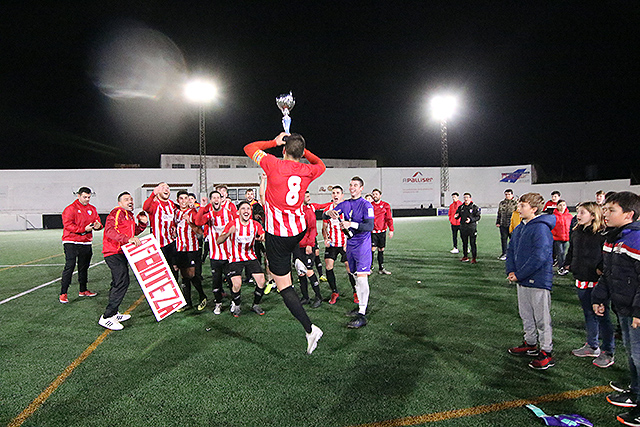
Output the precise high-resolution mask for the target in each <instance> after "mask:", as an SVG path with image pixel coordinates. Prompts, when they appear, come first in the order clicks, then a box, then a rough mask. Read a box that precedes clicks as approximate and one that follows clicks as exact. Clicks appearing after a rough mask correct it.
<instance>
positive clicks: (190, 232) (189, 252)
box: [175, 190, 207, 311]
mask: <svg viewBox="0 0 640 427" xmlns="http://www.w3.org/2000/svg"><path fill="white" fill-rule="evenodd" d="M178 206H179V209H177V210H176V217H175V221H176V230H177V236H176V251H177V252H176V255H177V256H176V264H177V265H178V268H179V269H180V274H181V275H182V294H183V295H184V299H185V300H186V302H187V305H185V306H184V307H182V308H180V309H178V311H185V310H188V309H190V308H193V303H192V302H191V285H192V284H193V287H194V288H196V291H198V296H199V298H200V299H199V301H200V304H198V311H202V310H204V309H205V308H206V307H207V296H206V295H205V293H204V289H202V278H201V277H200V276H199V275H198V274H196V269H197V267H198V264H202V260H201V258H200V254H199V253H198V249H199V247H200V244H199V242H198V235H199V234H202V228H200V227H199V226H197V225H196V224H195V222H194V220H195V216H196V210H195V209H192V208H190V207H189V193H188V192H187V191H185V190H180V191H178Z"/></svg>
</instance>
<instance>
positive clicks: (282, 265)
mask: <svg viewBox="0 0 640 427" xmlns="http://www.w3.org/2000/svg"><path fill="white" fill-rule="evenodd" d="M279 146H283V150H282V154H283V157H284V158H283V159H278V158H276V157H275V156H273V155H271V154H267V153H265V152H264V150H267V149H269V148H274V147H279ZM244 152H245V153H246V154H247V156H249V157H251V158H252V159H253V160H254V161H255V162H256V163H257V164H258V165H259V166H260V167H261V168H262V169H263V170H264V172H265V173H266V175H267V181H268V183H269V184H268V185H267V189H266V193H265V204H264V210H265V228H266V230H265V231H266V236H265V243H266V249H267V260H268V261H269V269H270V270H271V273H272V274H273V278H274V280H275V282H276V286H277V287H278V291H280V295H282V299H283V301H284V303H285V305H286V306H287V308H288V309H289V311H290V312H291V314H292V315H293V316H294V317H295V318H296V319H298V321H299V322H300V323H301V324H302V326H303V327H304V330H305V332H306V333H307V353H309V354H311V353H312V352H313V350H315V348H316V346H317V344H318V340H319V339H320V337H321V336H322V330H321V329H320V328H318V327H317V326H315V325H313V324H312V323H311V320H310V319H309V316H308V315H307V313H306V311H305V310H304V308H303V307H302V304H300V300H299V299H298V296H297V294H296V292H295V291H294V290H293V288H292V287H291V254H292V253H293V251H294V249H295V248H296V246H298V244H299V243H300V240H301V239H302V237H303V236H304V232H305V230H306V228H307V226H306V222H305V218H304V212H303V210H302V202H303V200H304V193H305V191H306V190H307V188H308V187H309V184H310V183H311V181H313V180H314V179H316V178H317V177H319V176H320V175H322V174H323V173H324V171H325V169H326V168H325V165H324V163H323V162H322V160H320V158H318V157H317V156H316V155H315V154H313V153H311V152H310V151H308V150H305V140H304V138H303V137H302V135H299V134H295V133H294V134H291V135H287V134H286V133H284V132H283V133H281V134H280V135H278V136H277V137H276V138H275V139H273V140H271V141H256V142H252V143H251V144H248V145H246V146H245V147H244ZM302 157H305V158H306V159H307V160H308V161H309V163H310V164H306V163H301V162H300V160H301V158H302Z"/></svg>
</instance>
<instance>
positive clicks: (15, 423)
mask: <svg viewBox="0 0 640 427" xmlns="http://www.w3.org/2000/svg"><path fill="white" fill-rule="evenodd" d="M142 301H144V295H141V296H140V298H138V300H137V301H136V302H134V303H133V304H131V307H129V308H128V309H127V311H125V313H129V312H131V311H133V310H135V308H136V307H137V306H139V305H140V303H141V302H142ZM111 332H113V331H112V330H110V329H107V330H106V331H104V332H103V333H102V334H101V335H100V336H99V337H98V338H97V339H96V340H95V341H94V342H93V343H92V344H91V345H90V346H89V347H87V349H86V350H85V351H83V352H82V354H81V355H80V356H79V357H78V358H77V359H76V360H74V361H73V362H72V363H71V364H70V365H69V366H67V367H66V368H65V370H64V371H63V372H62V373H61V374H60V375H58V378H56V379H55V380H53V382H52V383H51V384H49V387H47V388H46V389H45V390H44V391H43V392H42V393H40V396H38V397H36V398H35V400H34V401H33V402H31V404H30V405H29V406H27V407H26V408H25V409H24V410H23V411H22V412H21V413H20V415H18V416H17V417H15V418H14V419H13V420H11V422H10V423H9V424H8V425H7V427H19V426H21V425H22V423H24V422H25V421H26V420H27V418H29V417H30V416H31V415H33V414H34V412H36V411H37V410H38V408H39V407H40V406H41V405H42V404H43V403H44V402H45V401H46V400H47V399H48V398H49V396H51V395H52V394H53V392H54V391H56V389H57V388H58V387H60V386H61V385H62V383H63V382H64V381H65V380H66V379H67V378H68V377H69V376H70V375H71V374H72V373H73V370H74V369H76V368H77V367H78V366H79V365H80V364H81V363H82V362H84V360H85V359H86V358H87V357H89V355H90V354H91V353H93V351H94V350H95V349H96V348H97V347H98V346H99V345H100V344H102V342H103V341H104V340H105V339H106V338H107V336H109V334H110V333H111Z"/></svg>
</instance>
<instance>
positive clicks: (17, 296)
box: [0, 260, 104, 305]
mask: <svg viewBox="0 0 640 427" xmlns="http://www.w3.org/2000/svg"><path fill="white" fill-rule="evenodd" d="M100 264H104V260H102V261H100V262H96V263H95V264H91V265H90V266H89V268H93V267H95V266H96V265H100ZM77 273H78V272H77V271H74V272H73V274H77ZM60 280H62V277H58V278H57V279H55V280H52V281H50V282H47V283H43V284H42V285H38V286H36V287H35V288H31V289H29V290H28V291H24V292H20V293H19V294H17V295H14V296H12V297H9V298H7V299H3V300H2V301H0V305H2V304H4V303H6V302H9V301H11V300H14V299H16V298H20V297H21V296H23V295H26V294H29V293H31V292H33V291H35V290H38V289H40V288H44V287H45V286H49V285H51V284H52V283H56V282H58V281H60Z"/></svg>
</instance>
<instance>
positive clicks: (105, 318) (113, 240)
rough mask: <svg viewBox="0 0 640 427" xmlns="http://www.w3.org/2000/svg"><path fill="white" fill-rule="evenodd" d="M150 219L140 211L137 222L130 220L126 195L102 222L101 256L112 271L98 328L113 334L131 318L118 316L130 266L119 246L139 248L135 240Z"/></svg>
mask: <svg viewBox="0 0 640 427" xmlns="http://www.w3.org/2000/svg"><path fill="white" fill-rule="evenodd" d="M148 222H149V218H148V217H147V214H146V213H145V212H144V211H142V212H140V213H139V214H138V221H137V223H136V220H135V218H134V216H133V197H132V196H131V194H130V193H128V192H126V191H125V192H123V193H120V195H119V196H118V206H116V207H115V208H114V209H113V210H112V211H111V213H109V216H107V220H106V221H105V226H104V236H103V239H102V254H103V255H104V261H105V263H106V264H107V266H108V267H109V269H110V270H111V289H110V290H109V304H107V308H106V310H105V312H104V314H103V315H102V316H100V320H98V324H99V325H100V326H103V327H105V328H107V329H111V330H113V331H119V330H121V329H122V328H124V326H122V324H121V323H120V322H122V321H124V320H128V319H130V318H131V315H130V314H121V313H120V312H118V308H119V307H120V303H122V300H123V299H124V296H125V294H126V293H127V289H129V263H128V261H127V257H126V256H125V255H124V253H123V251H122V246H123V245H126V244H128V243H131V244H133V245H135V246H140V239H138V238H137V237H136V236H137V235H138V234H140V233H142V232H143V231H144V229H145V228H147V223H148Z"/></svg>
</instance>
